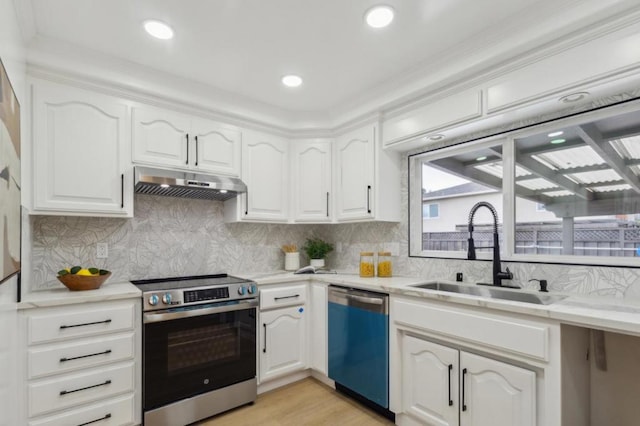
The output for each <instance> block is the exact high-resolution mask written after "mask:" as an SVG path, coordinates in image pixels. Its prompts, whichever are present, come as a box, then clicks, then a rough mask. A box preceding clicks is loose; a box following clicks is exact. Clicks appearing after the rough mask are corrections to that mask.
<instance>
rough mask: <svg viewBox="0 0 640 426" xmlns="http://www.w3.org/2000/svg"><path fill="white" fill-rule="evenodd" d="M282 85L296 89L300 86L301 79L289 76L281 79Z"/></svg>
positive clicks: (292, 75)
mask: <svg viewBox="0 0 640 426" xmlns="http://www.w3.org/2000/svg"><path fill="white" fill-rule="evenodd" d="M282 84H284V85H285V86H287V87H298V86H300V85H301V84H302V77H300V76H297V75H294V74H289V75H285V76H284V77H282Z"/></svg>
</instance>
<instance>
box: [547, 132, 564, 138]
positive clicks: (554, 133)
mask: <svg viewBox="0 0 640 426" xmlns="http://www.w3.org/2000/svg"><path fill="white" fill-rule="evenodd" d="M562 134H564V132H563V131H562V130H560V131H559V132H552V133H549V134H548V135H547V136H549V137H550V138H555V137H556V136H560V135H562Z"/></svg>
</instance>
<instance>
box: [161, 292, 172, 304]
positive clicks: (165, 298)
mask: <svg viewBox="0 0 640 426" xmlns="http://www.w3.org/2000/svg"><path fill="white" fill-rule="evenodd" d="M162 303H164V304H165V305H170V304H171V293H165V294H163V295H162Z"/></svg>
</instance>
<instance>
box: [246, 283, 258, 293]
mask: <svg viewBox="0 0 640 426" xmlns="http://www.w3.org/2000/svg"><path fill="white" fill-rule="evenodd" d="M248 290H249V294H255V293H256V292H257V291H258V289H257V288H256V285H255V284H251V285H250V286H249V288H248Z"/></svg>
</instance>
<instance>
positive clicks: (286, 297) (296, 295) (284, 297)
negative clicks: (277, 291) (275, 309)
mask: <svg viewBox="0 0 640 426" xmlns="http://www.w3.org/2000/svg"><path fill="white" fill-rule="evenodd" d="M296 297H300V295H299V294H294V295H293V296H280V297H274V298H273V300H282V299H295V298H296Z"/></svg>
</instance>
